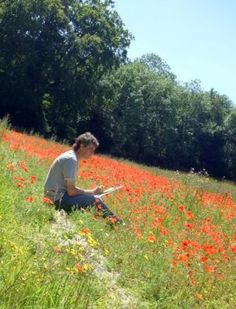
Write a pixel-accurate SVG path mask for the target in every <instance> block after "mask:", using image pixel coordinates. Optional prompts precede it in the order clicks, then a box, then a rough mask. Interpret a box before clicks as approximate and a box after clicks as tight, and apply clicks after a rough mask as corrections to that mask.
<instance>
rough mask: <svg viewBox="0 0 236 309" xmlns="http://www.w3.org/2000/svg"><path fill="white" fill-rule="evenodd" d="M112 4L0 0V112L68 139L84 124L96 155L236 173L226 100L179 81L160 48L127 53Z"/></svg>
mask: <svg viewBox="0 0 236 309" xmlns="http://www.w3.org/2000/svg"><path fill="white" fill-rule="evenodd" d="M113 2H114V1H111V0H105V1H101V0H1V1H0V118H2V117H4V116H6V115H9V119H10V122H11V124H12V125H13V127H15V128H17V129H24V130H28V131H30V130H34V132H39V133H40V134H42V135H44V136H46V137H52V136H53V137H56V138H57V139H59V140H67V141H69V142H71V141H73V139H74V138H75V136H77V135H78V134H79V133H82V132H84V131H87V130H89V131H91V132H92V133H93V134H95V135H96V136H97V137H98V139H99V140H100V142H101V147H100V150H101V151H102V152H103V153H107V154H111V155H115V156H121V157H124V158H128V159H132V160H135V161H137V162H142V163H146V164H150V165H156V166H159V167H163V168H168V169H174V170H176V169H178V170H184V171H189V170H190V169H191V168H194V169H195V170H196V171H201V170H203V169H205V170H206V171H207V172H208V173H209V174H210V175H211V176H215V177H218V178H222V177H226V178H228V179H233V180H235V179H236V108H235V105H234V104H233V102H232V101H230V99H229V98H228V97H227V96H226V95H220V94H219V93H218V92H217V91H216V90H214V89H211V90H210V91H203V90H202V89H201V85H200V82H199V81H197V80H195V81H191V82H189V83H186V84H183V83H180V82H179V81H178V78H177V77H176V76H175V74H174V73H173V72H172V71H171V69H170V67H169V66H168V64H167V63H165V61H163V60H162V59H161V58H160V57H159V56H158V55H155V54H148V55H143V56H140V58H139V59H136V60H135V61H130V60H129V59H128V58H127V49H128V47H129V45H130V42H131V40H132V39H133V37H132V34H131V33H130V32H129V31H128V30H127V29H126V28H125V26H124V24H123V22H122V20H121V18H120V17H119V15H118V13H117V12H116V11H115V9H114V3H113ZM154 39H155V40H158V37H157V38H154Z"/></svg>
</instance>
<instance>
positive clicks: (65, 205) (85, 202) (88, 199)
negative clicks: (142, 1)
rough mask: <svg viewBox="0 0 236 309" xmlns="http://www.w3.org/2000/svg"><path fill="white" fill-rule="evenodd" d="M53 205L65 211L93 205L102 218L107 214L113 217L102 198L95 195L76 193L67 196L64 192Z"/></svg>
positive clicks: (87, 207) (88, 207)
mask: <svg viewBox="0 0 236 309" xmlns="http://www.w3.org/2000/svg"><path fill="white" fill-rule="evenodd" d="M55 205H56V209H58V210H59V209H64V210H65V211H66V212H71V211H72V210H76V209H78V210H79V209H82V208H83V209H90V208H92V207H95V208H96V210H97V211H99V212H101V213H102V216H103V217H104V218H106V217H109V216H114V217H115V215H114V214H113V213H112V212H111V211H110V209H109V208H108V207H107V205H106V204H105V203H104V202H103V200H102V199H101V198H99V197H97V196H96V195H86V194H78V195H75V196H69V195H68V194H67V192H66V193H65V194H64V195H63V197H62V198H61V200H57V201H55Z"/></svg>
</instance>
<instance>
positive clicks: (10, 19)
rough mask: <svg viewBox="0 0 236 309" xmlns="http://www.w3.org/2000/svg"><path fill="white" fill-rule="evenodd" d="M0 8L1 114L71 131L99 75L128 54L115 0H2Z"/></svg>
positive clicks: (65, 132) (32, 124) (69, 134)
mask: <svg viewBox="0 0 236 309" xmlns="http://www.w3.org/2000/svg"><path fill="white" fill-rule="evenodd" d="M0 8H1V10H0V40H1V46H0V55H1V57H0V68H1V71H0V85H1V86H0V96H1V114H0V116H2V115H5V114H6V113H9V114H10V119H11V122H12V124H13V125H18V126H21V127H24V128H28V129H31V128H34V129H36V130H38V131H40V132H42V133H44V132H45V131H47V132H48V133H50V134H56V135H57V136H58V137H60V138H65V137H66V138H70V137H72V136H74V134H75V132H76V130H75V126H76V125H77V122H78V119H80V118H81V116H80V115H82V117H84V118H86V113H87V112H88V106H89V104H90V101H91V98H92V94H93V92H94V89H95V86H96V83H97V82H98V80H99V79H100V77H101V76H102V74H103V73H104V72H106V71H107V70H109V69H110V68H111V67H113V66H115V65H118V64H119V63H121V62H124V61H125V59H126V48H127V47H128V45H129V42H130V35H129V33H128V31H127V30H125V29H124V28H123V23H122V21H121V20H120V18H119V16H118V14H117V13H116V12H115V11H114V10H113V7H112V1H105V2H103V1H90V0H87V1H82V2H81V1H76V0H73V1H66V0H50V1H48V0H40V1H28V0H21V1H1V4H0ZM26 115H27V117H26ZM65 123H66V125H65Z"/></svg>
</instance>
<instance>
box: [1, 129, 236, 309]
mask: <svg viewBox="0 0 236 309" xmlns="http://www.w3.org/2000/svg"><path fill="white" fill-rule="evenodd" d="M4 134H5V135H4ZM4 134H3V135H2V140H3V141H4V142H2V143H0V159H1V165H0V192H1V194H0V205H1V207H0V229H1V236H0V266H1V267H0V269H1V270H0V278H1V280H0V306H1V307H2V308H125V303H128V304H129V305H127V306H128V307H129V308H190V307H192V308H234V307H235V306H236V301H235V299H236V280H235V276H236V267H235V262H236V256H235V254H236V235H235V227H236V225H235V223H236V221H235V218H236V204H235V201H234V199H233V198H232V196H231V194H230V191H229V187H228V184H226V186H227V190H223V192H226V191H227V193H224V194H222V193H221V192H222V190H220V192H219V191H218V192H216V191H217V188H216V187H214V189H213V190H210V191H211V192H210V191H209V192H206V183H209V182H211V180H207V178H200V180H201V181H202V185H201V181H200V180H199V178H197V176H196V175H194V174H191V175H189V176H188V175H184V176H183V178H181V175H178V179H177V178H176V175H174V174H173V175H172V174H170V175H168V177H166V176H163V175H162V176H160V175H159V174H157V171H156V169H153V170H150V168H148V170H147V169H145V168H144V167H139V166H137V165H135V166H134V165H129V163H128V162H121V161H120V162H118V161H114V160H112V159H108V158H105V157H95V158H94V159H93V160H90V161H88V162H84V163H82V164H81V166H80V172H79V180H78V181H79V185H80V186H81V187H83V186H85V187H88V186H93V185H94V184H95V183H97V182H102V183H103V184H105V185H106V186H111V185H114V184H116V183H123V184H124V190H123V191H120V192H118V193H115V194H113V195H110V196H108V197H107V198H106V202H107V203H108V204H109V205H110V207H111V208H112V210H114V211H115V212H116V213H117V214H118V215H121V216H122V217H123V219H124V221H125V222H126V225H125V226H120V225H114V224H112V223H111V222H109V221H106V220H104V219H103V218H100V217H99V216H98V214H96V212H95V211H93V210H92V211H90V212H87V211H85V212H78V211H76V212H74V213H72V214H71V215H70V216H69V218H67V220H69V221H68V222H71V223H73V224H74V226H73V228H72V229H67V228H65V226H64V227H63V225H62V226H61V229H60V228H55V224H56V222H55V210H54V208H53V206H52V205H50V203H49V202H48V201H45V200H44V199H43V196H42V190H43V183H44V179H45V176H46V174H47V170H48V167H49V164H50V162H51V161H52V158H53V157H55V152H54V151H56V149H57V148H58V149H59V151H58V152H62V151H63V149H66V148H65V146H61V145H58V144H56V143H52V142H50V144H47V142H46V141H44V140H42V139H39V138H35V137H30V136H26V135H16V133H15V132H13V131H6V130H5V131H4ZM7 134H11V135H9V136H8V137H7ZM17 141H18V142H17ZM63 147H64V148H63ZM186 177H189V178H190V179H191V183H190V181H186V179H188V178H186ZM194 180H196V182H197V186H194V182H195V181H194ZM189 184H191V185H189ZM221 187H222V188H224V184H223V183H221ZM48 203H49V204H48ZM78 235H79V237H81V238H78ZM76 239H77V240H78V239H79V240H78V241H77V242H76V241H75V240H76ZM83 242H86V244H87V245H86V246H83ZM103 258H104V259H103ZM101 261H103V262H101ZM105 273H106V274H109V276H105V275H104V274H105ZM109 278H110V279H109ZM114 278H116V279H114ZM109 280H110V282H109ZM131 303H132V305H131ZM127 306H126V307H127Z"/></svg>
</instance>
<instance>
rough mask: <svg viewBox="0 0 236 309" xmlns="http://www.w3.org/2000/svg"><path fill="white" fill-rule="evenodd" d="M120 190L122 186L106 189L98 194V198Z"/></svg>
mask: <svg viewBox="0 0 236 309" xmlns="http://www.w3.org/2000/svg"><path fill="white" fill-rule="evenodd" d="M121 188H123V186H117V187H111V188H108V189H106V190H104V191H103V193H101V194H98V197H102V196H104V195H107V194H110V193H112V192H115V191H117V190H120V189H121Z"/></svg>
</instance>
